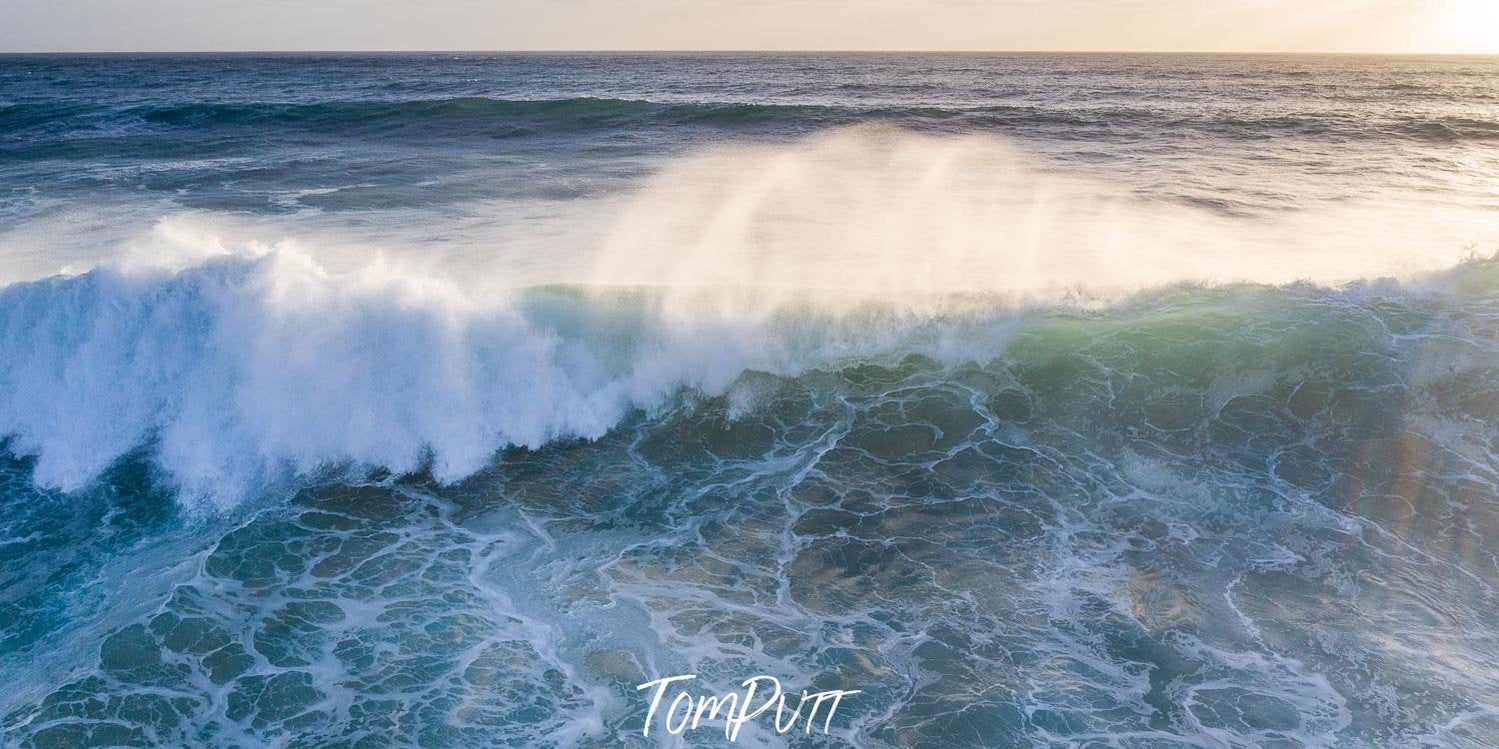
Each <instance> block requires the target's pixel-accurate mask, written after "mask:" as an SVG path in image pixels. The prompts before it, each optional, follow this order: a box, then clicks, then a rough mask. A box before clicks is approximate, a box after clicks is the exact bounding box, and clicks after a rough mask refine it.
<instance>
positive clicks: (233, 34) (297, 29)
mask: <svg viewBox="0 0 1499 749" xmlns="http://www.w3.org/2000/svg"><path fill="white" fill-rule="evenodd" d="M460 49H461V50H587V49H593V50H605V49H607V50H683V49H691V50H730V49H733V50H747V49H753V50H814V49H815V50H1068V51H1076V50H1087V51H1183V52H1185V51H1200V52H1388V53H1482V54H1499V0H0V52H27V51H56V52H61V51H178V50H205V51H208V50H212V51H218V50H460Z"/></svg>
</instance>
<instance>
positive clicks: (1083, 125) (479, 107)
mask: <svg viewBox="0 0 1499 749" xmlns="http://www.w3.org/2000/svg"><path fill="white" fill-rule="evenodd" d="M865 122H889V123H901V124H903V125H905V126H907V127H911V128H914V129H931V130H937V131H953V132H973V131H986V130H1007V129H1026V128H1042V129H1048V130H1053V129H1055V130H1056V131H1057V132H1054V133H1053V135H1057V134H1059V133H1065V132H1068V131H1076V132H1075V133H1074V137H1075V136H1076V135H1078V134H1085V133H1090V132H1104V131H1111V130H1115V129H1119V128H1125V129H1134V128H1141V129H1145V130H1149V131H1159V130H1162V129H1167V130H1176V131H1183V132H1200V133H1205V134H1210V135H1216V136H1222V137H1225V138H1228V139H1231V140H1237V139H1249V140H1255V139H1262V138H1268V137H1275V136H1278V135H1295V136H1298V137H1310V138H1323V139H1330V140H1380V139H1391V138H1393V139H1408V140H1419V141H1433V142H1445V141H1453V140H1469V139H1472V140H1488V139H1493V138H1496V137H1499V122H1495V121H1488V120H1474V119H1468V118H1451V117H1447V118H1425V117H1419V116H1411V115H1394V116H1391V117H1390V118H1389V119H1388V120H1385V121H1372V122H1371V121H1369V120H1368V119H1367V118H1364V117H1360V116H1352V115H1350V116H1349V117H1347V118H1337V117H1327V116H1324V115H1319V116H1307V117H1301V116H1296V115H1286V116H1277V117H1270V118H1262V119H1244V118H1240V117H1235V116H1231V115H1223V116H1207V117H1204V118H1201V119H1192V120H1180V119H1174V118H1172V117H1170V116H1169V115H1167V114H1166V113H1163V112H1154V111H1150V110H1147V109H1140V108H1134V107H1122V106H1111V105H1095V104H1090V103H1087V102H1074V103H1069V104H1064V105H1058V106H1054V107H1053V106H1034V105H974V106H851V105H837V106H834V105H814V104H788V103H774V104H771V103H752V102H704V101H695V102H654V101H645V100H638V99H611V98H595V97H575V98H559V99H500V98H489V97H460V98H433V99H412V100H387V101H381V100H350V101H329V102H319V103H280V102H214V103H191V104H180V105H165V106H163V105H159V104H153V105H147V106H131V107H122V108H113V109H111V108H103V107H96V106H85V105H79V104H73V103H67V102H47V103H40V104H12V105H9V106H0V140H11V139H13V140H21V141H37V140H47V139H52V138H58V137H64V138H88V137H113V136H118V135H122V134H131V133H136V132H140V131H143V130H153V129H162V128H165V129H168V130H172V129H184V128H185V129H191V130H193V131H195V132H204V133H211V132H214V131H225V132H226V133H227V132H231V131H235V130H246V131H250V130H253V131H255V132H261V130H262V129H263V128H286V129H294V130H299V131H304V132H312V133H323V134H332V135H339V134H341V135H350V136H360V137H422V136H429V135H443V136H449V137H451V136H454V135H470V136H476V137H514V136H523V135H534V134H539V133H567V132H577V131H592V130H626V129H635V128H640V127H650V126H678V127H693V126H697V127H708V128H715V129H730V130H732V129H753V128H770V129H772V130H792V131H797V132H803V131H807V130H811V129H817V128H824V127H836V126H842V125H850V124H857V123H865Z"/></svg>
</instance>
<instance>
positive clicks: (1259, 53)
mask: <svg viewBox="0 0 1499 749" xmlns="http://www.w3.org/2000/svg"><path fill="white" fill-rule="evenodd" d="M276 54H288V55H296V54H307V55H330V54H348V55H378V54H537V55H546V54H552V55H564V54H584V55H586V54H595V55H607V54H642V55H650V54H661V55H665V54H698V55H714V54H721V55H735V54H762V55H774V54H784V55H817V54H851V55H859V54H863V55H880V54H905V55H1159V56H1165V55H1181V56H1212V55H1219V56H1237V57H1499V52H1421V51H1401V52H1394V51H1373V50H1329V51H1316V50H1298V51H1291V50H1120V49H748V48H747V49H690V48H668V47H663V48H617V49H604V48H597V49H593V48H581V47H580V48H565V47H559V48H511V49H479V48H468V49H416V48H412V49H395V48H392V49H355V48H349V49H313V48H296V49H134V50H130V49H87V50H41V49H37V50H0V55H276Z"/></svg>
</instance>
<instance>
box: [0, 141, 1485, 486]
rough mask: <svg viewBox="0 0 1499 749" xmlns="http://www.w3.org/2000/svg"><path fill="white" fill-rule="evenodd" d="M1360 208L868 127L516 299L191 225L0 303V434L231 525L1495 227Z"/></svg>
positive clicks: (431, 266) (765, 153) (1479, 218)
mask: <svg viewBox="0 0 1499 749" xmlns="http://www.w3.org/2000/svg"><path fill="white" fill-rule="evenodd" d="M1366 211H1367V209H1360V208H1358V207H1353V208H1348V209H1341V208H1340V209H1336V210H1331V211H1326V212H1323V213H1316V212H1306V213H1303V214H1301V215H1297V216H1293V217H1290V218H1288V219H1286V220H1285V221H1282V222H1278V223H1277V224H1275V225H1273V226H1270V225H1266V224H1264V223H1262V222H1256V221H1254V220H1248V219H1243V218H1236V217H1233V216H1225V215H1222V214H1218V213H1214V212H1212V211H1208V210H1205V209H1201V208H1195V207H1190V206H1182V205H1175V204H1170V203H1165V202H1162V201H1158V200H1148V199H1143V198H1140V197H1137V196H1133V195H1130V194H1128V193H1126V192H1123V191H1119V190H1114V189H1110V188H1109V187H1108V186H1107V185H1105V184H1102V183H1099V182H1096V181H1092V180H1088V179H1085V178H1082V177H1078V176H1075V175H1069V174H1067V173H1065V172H1061V171H1059V170H1057V169H1055V168H1054V167H1048V166H1047V165H1046V163H1045V162H1044V161H1041V160H1038V159H1037V158H1035V157H1030V156H1026V155H1024V154H1023V153H1021V152H1020V151H1018V150H1016V149H1015V148H1014V147H1013V146H1011V145H1009V144H1006V143H1004V142H1001V141H998V140H995V139H993V138H989V137H981V136H968V137H935V136H929V135H921V134H917V133H914V132H911V131H903V130H895V129H882V128H875V129H870V128H856V129H852V130H842V131H834V132H831V133H827V134H823V135H819V136H815V137H812V138H809V139H806V140H803V141H800V142H794V143H790V144H785V145H779V146H771V145H758V146H756V145H750V146H727V147H720V148H716V149H711V150H707V151H704V152H701V153H696V154H691V155H688V156H685V157H683V158H681V159H679V160H678V161H677V162H675V163H673V164H670V165H668V166H667V167H666V168H665V169H663V170H661V171H660V172H659V173H658V174H657V175H656V176H654V177H653V178H652V179H651V180H649V181H648V182H646V183H645V184H644V185H643V186H642V187H640V188H639V189H638V190H636V191H635V192H634V193H633V194H632V196H631V197H630V198H629V199H628V200H627V201H624V203H623V204H622V206H621V207H619V208H617V209H615V211H614V216H613V218H612V219H610V220H609V224H608V226H609V228H608V229H607V230H606V231H605V232H603V233H602V236H601V238H599V239H596V240H595V242H596V247H595V248H594V249H589V248H587V247H586V246H585V247H581V248H574V249H572V250H570V251H569V250H567V249H566V248H559V250H560V251H559V252H558V253H555V254H554V256H553V257H551V258H550V259H549V261H548V262H547V263H545V264H541V265H535V264H533V265H532V268H531V269H530V271H529V274H525V273H521V272H515V271H513V270H512V272H506V270H507V269H515V268H517V267H522V266H521V264H518V263H513V262H511V261H510V259H509V258H506V257H505V253H504V252H503V251H501V252H499V253H497V254H498V255H499V256H500V259H499V260H498V261H496V260H494V259H491V260H489V261H487V263H479V264H477V265H470V266H467V267H464V266H446V267H445V266H444V265H442V264H441V263H433V262H431V261H430V259H429V260H428V261H427V262H425V263H420V262H416V261H413V258H419V257H420V256H419V254H417V253H415V252H411V251H407V252H405V253H404V254H403V253H402V251H401V250H400V249H399V243H398V242H392V247H393V248H394V249H392V250H389V251H388V252H386V253H380V254H377V255H376V259H375V260H373V261H371V260H368V259H367V258H368V257H369V252H370V248H369V247H365V246H359V245H358V244H357V243H351V242H348V241H345V242H344V243H343V244H342V245H341V247H342V250H339V249H335V248H337V247H340V245H329V246H323V245H319V244H317V241H318V240H317V238H316V236H314V237H313V238H312V242H311V243H309V242H308V241H307V240H305V239H303V240H297V239H294V238H293V239H282V240H280V241H279V242H265V241H261V240H260V239H253V240H248V241H247V240H244V239H236V238H226V237H224V236H220V235H218V234H216V233H215V231H216V228H217V227H215V226H214V223H213V217H211V216H208V217H198V218H194V217H192V216H181V217H177V218H171V219H167V220H164V221H162V222H161V223H158V224H157V225H156V226H155V227H154V228H153V229H152V230H151V231H150V232H148V233H147V234H145V235H143V236H139V237H136V238H134V239H132V240H130V241H128V242H126V243H125V246H124V249H123V251H121V252H120V255H119V258H118V259H117V260H110V261H106V262H105V264H104V265H102V266H100V267H97V268H95V269H94V270H91V271H88V272H85V273H82V274H81V275H77V276H73V277H67V276H59V277H55V278H49V279H45V280H40V281H34V282H25V283H17V284H13V285H11V286H9V287H6V288H4V289H3V290H0V321H3V326H0V333H3V336H4V337H3V340H0V343H3V344H4V348H5V350H6V351H7V352H8V355H7V356H6V357H5V358H4V360H3V361H0V386H3V387H0V390H3V392H4V395H3V396H0V434H4V435H8V436H9V437H10V442H9V449H11V450H12V451H14V452H16V453H18V454H23V455H34V456H36V457H37V459H38V462H37V466H36V470H35V474H34V476H35V480H37V481H38V482H40V483H41V484H43V485H45V486H49V487H58V488H62V489H65V490H77V489H79V488H81V487H84V486H86V485H87V484H88V483H89V482H90V481H92V480H94V479H95V478H96V477H98V476H99V475H100V474H101V472H103V471H104V470H105V469H106V468H108V467H109V466H110V465H112V464H113V463H114V462H115V461H116V460H118V459H119V458H121V457H122V456H124V455H126V454H128V453H130V452H131V451H133V450H137V449H141V448H143V447H148V446H149V449H150V451H151V453H152V454H153V455H154V456H155V460H156V462H157V464H158V465H159V466H160V467H161V468H162V469H163V470H164V472H165V475H166V477H167V478H168V479H169V480H171V481H172V482H174V483H176V484H178V485H180V486H181V487H182V488H183V489H184V490H185V492H186V494H187V496H192V497H199V498H204V499H208V500H209V501H210V503H217V504H221V505H225V504H233V503H236V502H237V501H238V500H239V499H240V498H242V497H244V496H246V495H247V494H252V493H254V492H255V491H257V490H258V488H263V487H265V486H267V485H276V484H279V483H284V482H285V481H286V480H287V479H289V478H291V477H298V476H301V477H307V476H313V475H323V474H326V473H327V472H328V471H352V472H354V474H358V473H359V472H362V471H368V470H370V469H375V468H380V469H388V470H391V471H395V472H397V473H409V472H412V471H417V470H423V469H426V470H430V471H431V472H432V473H433V475H435V476H436V477H438V478H439V479H441V480H444V481H453V480H457V479H461V478H463V477H465V476H468V475H470V474H472V473H473V472H475V471H477V470H479V469H480V468H482V467H483V466H484V465H486V464H487V463H488V462H489V461H490V460H491V459H492V458H493V457H494V455H495V454H496V453H497V452H498V451H500V450H502V449H504V448H507V447H510V446H526V447H532V448H535V447H539V446H541V445H544V444H547V443H549V442H552V441H555V440H566V439H575V438H583V439H596V438H598V437H600V436H601V435H603V434H604V433H605V432H607V431H608V430H609V429H610V428H611V427H613V426H614V425H616V424H618V423H619V422H620V421H621V419H622V418H623V417H624V416H625V415H626V414H628V413H629V412H631V411H633V410H638V409H644V410H646V411H651V410H654V409H657V408H660V407H662V406H663V405H665V404H667V403H668V402H670V401H671V400H672V399H674V398H676V397H677V396H679V395H680V394H681V392H682V391H684V390H685V391H693V392H698V393H701V394H704V395H708V396H716V395H721V394H723V393H724V392H726V391H728V390H729V389H730V388H731V386H732V385H733V383H735V382H736V380H737V379H738V378H739V377H740V376H741V375H743V374H744V373H746V372H751V371H756V372H767V373H772V374H776V375H781V376H795V375H797V374H799V373H800V372H803V371H805V370H807V369H808V368H814V367H838V366H842V365H844V364H847V363H848V362H851V361H856V360H859V359H875V358H881V357H884V358H887V359H888V358H891V357H894V358H897V359H898V358H899V357H901V356H904V355H910V354H920V355H925V356H931V357H935V358H937V359H939V360H942V361H946V362H949V363H956V362H961V361H986V360H989V359H992V358H994V357H998V356H1001V355H1002V354H1003V351H1004V346H1005V344H1006V342H1007V340H1008V336H1009V334H1010V331H1011V330H1012V329H1013V328H1014V327H1015V325H1016V324H1017V322H1018V321H1019V320H1020V319H1022V318H1023V316H1024V315H1025V314H1026V312H1027V310H1032V309H1045V308H1049V307H1056V306H1058V305H1061V306H1062V307H1078V308H1095V309H1096V308H1107V307H1108V306H1110V305H1117V304H1124V305H1126V306H1127V305H1128V304H1130V303H1131V302H1130V301H1129V299H1130V297H1131V295H1137V294H1140V293H1142V292H1145V291H1148V290H1151V289H1165V288H1170V287H1172V286H1176V285H1180V284H1209V285H1212V284H1229V283H1270V284H1285V283H1290V282H1295V281H1303V282H1307V283H1313V284H1321V285H1324V286H1334V285H1338V284H1343V283H1349V282H1352V281H1356V280H1359V279H1372V278H1378V277H1381V276H1382V275H1385V274H1400V275H1403V276H1406V277H1407V278H1409V277H1411V276H1412V274H1414V273H1416V272H1418V271H1420V272H1427V273H1430V272H1433V270H1434V269H1439V268H1442V267H1444V266H1447V267H1450V265H1451V264H1452V263H1455V262H1457V261H1459V260H1460V259H1461V258H1462V257H1463V254H1462V253H1463V249H1462V247H1461V245H1460V244H1459V243H1457V242H1456V241H1455V237H1457V236H1462V233H1463V232H1464V231H1469V232H1477V231H1481V230H1486V229H1488V228H1490V225H1492V224H1494V223H1496V222H1499V220H1496V219H1494V218H1493V217H1492V216H1484V215H1476V216H1475V217H1474V218H1473V220H1472V222H1471V223H1470V224H1466V225H1465V224H1462V223H1461V222H1459V221H1454V220H1453V218H1454V215H1453V214H1451V213H1450V212H1449V213H1446V214H1443V216H1442V218H1443V219H1444V221H1443V222H1442V227H1441V231H1438V229H1437V225H1436V223H1435V222H1433V223H1429V224H1428V223H1419V219H1421V218H1428V219H1431V218H1434V217H1433V216H1429V215H1427V216H1423V215H1422V214H1421V213H1420V212H1419V210H1416V209H1411V210H1410V211H1408V212H1401V211H1399V210H1398V209H1397V210H1392V211H1386V212H1385V214H1386V215H1384V216H1376V215H1375V214H1374V213H1372V212H1366ZM574 219H575V217H573V216H569V217H568V218H567V219H566V220H568V221H571V220H574ZM231 226H232V225H231ZM268 226H274V224H265V223H261V224H259V225H255V224H251V225H248V227H247V226H246V225H244V224H241V225H240V226H239V227H238V231H240V232H244V231H246V230H247V229H248V230H250V231H257V230H258V231H264V230H265V229H266V228H267V227H268ZM1397 226H1398V231H1397ZM324 232H325V235H327V236H336V232H332V231H329V230H328V229H327V228H326V227H325V228H324ZM1417 234H1419V235H1421V236H1422V237H1423V241H1424V243H1425V245H1426V248H1427V249H1425V250H1424V251H1418V250H1416V249H1413V247H1412V244H1411V240H1410V239H1408V238H1409V237H1412V236H1415V235H1417ZM387 241H390V240H389V239H388V240H387ZM1444 241H1446V242H1449V243H1450V245H1449V246H1448V247H1440V243H1442V242H1444ZM523 246H524V245H523ZM1433 247H1435V248H1437V249H1438V250H1441V251H1436V250H1433V249H1431V248H1433ZM341 252H342V253H343V254H340V253H341ZM1471 252H1472V251H1471V250H1468V253H1469V254H1471ZM350 253H352V254H350ZM463 257H465V259H468V256H463ZM361 258H366V259H361ZM469 262H472V261H471V260H470V261H469Z"/></svg>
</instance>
